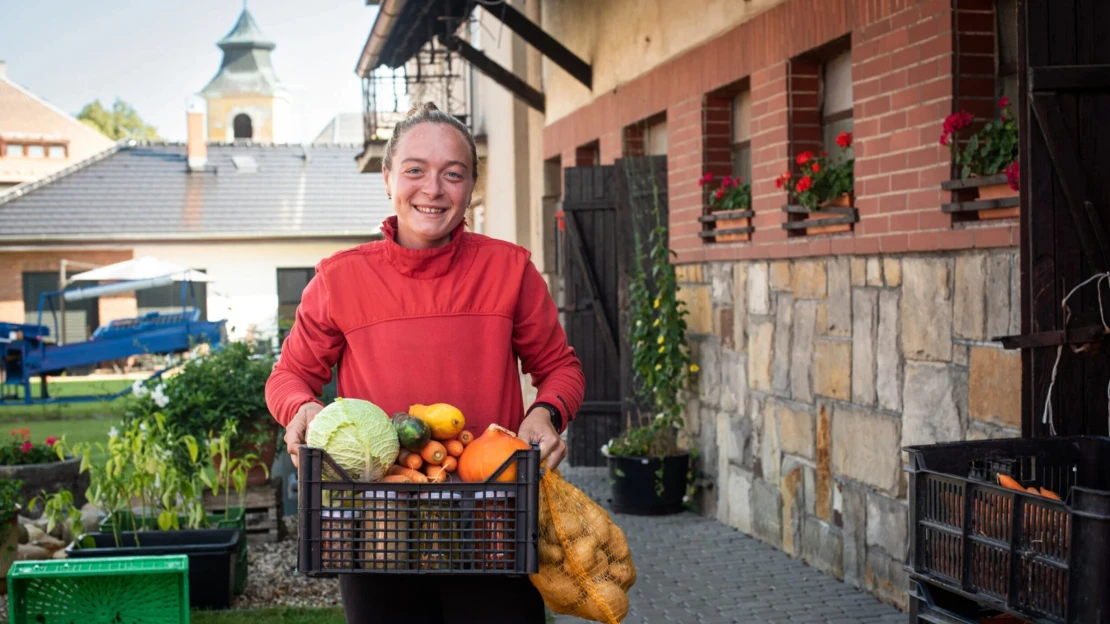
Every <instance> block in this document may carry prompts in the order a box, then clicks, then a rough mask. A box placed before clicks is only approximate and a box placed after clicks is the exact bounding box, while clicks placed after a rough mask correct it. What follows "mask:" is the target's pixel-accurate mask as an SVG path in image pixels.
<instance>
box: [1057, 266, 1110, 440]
mask: <svg viewBox="0 0 1110 624" xmlns="http://www.w3.org/2000/svg"><path fill="white" fill-rule="evenodd" d="M1103 281H1107V282H1110V272H1107V273H1096V274H1095V275H1092V276H1091V277H1088V278H1087V279H1086V280H1084V281H1083V283H1081V284H1079V285H1078V286H1076V287H1075V288H1072V289H1071V291H1070V292H1068V294H1067V296H1066V297H1064V300H1063V301H1061V302H1060V307H1061V308H1063V310H1064V331H1065V332H1066V331H1067V329H1068V321H1069V320H1070V319H1071V309H1069V308H1068V299H1071V296H1072V295H1074V294H1075V291H1077V290H1079V289H1080V288H1083V287H1084V286H1086V285H1087V284H1090V283H1091V282H1095V291H1096V292H1097V293H1098V316H1099V320H1101V321H1102V329H1103V331H1105V332H1106V333H1108V334H1110V324H1107V323H1106V312H1105V310H1104V308H1103V305H1102V282H1103ZM1086 350H1087V346H1086V345H1084V346H1083V347H1080V348H1078V349H1076V348H1073V351H1075V352H1076V353H1079V352H1081V351H1086ZM1063 354H1064V345H1063V344H1061V345H1059V346H1058V347H1056V362H1055V363H1054V364H1053V365H1052V377H1051V378H1050V380H1049V383H1048V395H1047V396H1046V397H1045V401H1044V413H1043V414H1042V415H1041V424H1047V425H1048V432H1049V434H1051V435H1056V425H1055V423H1054V422H1053V420H1054V418H1053V416H1054V415H1053V413H1052V390H1053V388H1055V387H1056V372H1057V370H1059V368H1060V358H1061V357H1062V356H1063ZM1106 416H1107V426H1108V427H1110V383H1107V386H1106Z"/></svg>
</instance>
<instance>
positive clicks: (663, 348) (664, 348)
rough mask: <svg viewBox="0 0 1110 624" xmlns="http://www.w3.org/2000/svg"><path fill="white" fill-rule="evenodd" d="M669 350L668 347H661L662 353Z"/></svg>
mask: <svg viewBox="0 0 1110 624" xmlns="http://www.w3.org/2000/svg"><path fill="white" fill-rule="evenodd" d="M666 350H667V347H659V352H660V353H662V352H664V351H666Z"/></svg>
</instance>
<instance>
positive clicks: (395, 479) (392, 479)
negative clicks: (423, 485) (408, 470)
mask: <svg viewBox="0 0 1110 624" xmlns="http://www.w3.org/2000/svg"><path fill="white" fill-rule="evenodd" d="M378 483H412V479H410V478H408V477H406V476H405V475H386V476H384V477H382V478H381V479H378Z"/></svg>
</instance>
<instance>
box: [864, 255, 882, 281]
mask: <svg viewBox="0 0 1110 624" xmlns="http://www.w3.org/2000/svg"><path fill="white" fill-rule="evenodd" d="M867 285H868V286H874V287H881V286H882V285H883V265H882V262H881V261H880V260H879V259H878V258H868V259H867Z"/></svg>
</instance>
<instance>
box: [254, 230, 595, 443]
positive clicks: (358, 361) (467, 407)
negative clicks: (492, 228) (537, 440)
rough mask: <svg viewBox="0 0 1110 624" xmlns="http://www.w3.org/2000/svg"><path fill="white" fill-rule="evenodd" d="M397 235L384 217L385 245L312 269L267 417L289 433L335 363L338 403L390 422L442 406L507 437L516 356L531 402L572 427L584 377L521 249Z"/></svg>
mask: <svg viewBox="0 0 1110 624" xmlns="http://www.w3.org/2000/svg"><path fill="white" fill-rule="evenodd" d="M396 228H397V217H390V218H389V219H387V220H386V221H385V222H384V223H383V224H382V232H383V233H384V235H385V238H384V240H381V241H375V242H372V243H367V244H365V245H360V246H358V247H355V248H353V249H349V250H346V251H342V252H339V253H336V254H334V255H332V256H331V257H329V258H327V259H325V260H323V261H322V262H320V263H319V265H317V267H316V277H314V278H313V279H312V281H311V282H309V283H308V286H307V287H305V289H304V293H303V294H302V295H301V304H300V306H299V307H298V308H297V315H296V322H295V323H294V325H293V329H292V331H291V332H290V333H289V336H288V337H287V338H286V340H285V344H284V346H283V347H282V353H281V358H280V359H279V361H278V363H277V366H275V367H274V371H273V373H272V374H271V375H270V379H269V381H268V382H267V383H266V403H267V405H268V406H269V408H270V412H271V413H272V414H273V415H274V418H276V419H277V421H278V422H280V423H281V424H282V425H283V426H284V425H287V424H288V423H289V421H290V420H292V418H293V415H294V414H295V413H296V412H297V409H298V408H299V407H300V406H301V405H303V404H305V403H307V402H310V401H315V402H319V401H318V400H317V399H316V397H317V396H318V395H319V394H320V392H321V389H322V388H323V386H324V385H325V384H327V383H328V381H330V380H331V367H332V365H333V364H335V363H337V362H338V364H339V368H338V372H339V380H338V395H339V396H340V397H343V398H354V399H364V400H367V401H371V402H373V403H374V404H376V405H378V406H379V407H381V408H382V409H383V410H385V412H386V413H387V414H390V415H392V414H394V413H396V412H403V411H406V410H407V409H408V407H409V406H410V405H412V404H413V403H423V404H432V403H449V404H451V405H454V406H455V407H457V408H459V409H460V410H461V411H462V413H463V416H464V417H465V418H466V428H467V429H468V430H470V431H471V432H472V433H474V434H475V435H480V434H481V433H482V432H484V431H485V430H486V428H487V427H488V426H489V425H490V423H497V424H499V425H501V426H503V427H505V428H507V429H509V430H511V431H514V432H515V431H517V430H518V429H519V428H520V423H521V421H522V420H523V419H524V414H525V410H524V405H523V398H522V394H521V386H520V377H519V374H518V369H517V359H518V358H519V360H520V363H521V369H522V370H523V371H524V373H526V374H531V376H532V384H533V385H534V386H535V387H536V388H537V390H538V396H537V397H536V402H537V403H549V404H551V405H554V406H556V407H557V408H558V410H559V412H560V413H561V415H562V419H563V423H564V426H565V424H566V423H569V422H570V420H571V419H572V418H573V417H574V415H575V413H576V412H577V411H578V407H579V405H580V404H581V402H582V396H583V392H584V390H585V377H584V376H583V374H582V365H581V363H580V362H579V360H578V358H577V357H576V356H575V354H574V349H572V348H571V347H570V346H569V345H568V344H567V340H566V335H565V334H564V333H563V328H562V327H561V326H560V325H559V320H558V316H557V312H556V309H555V304H554V302H553V300H552V299H551V295H550V294H549V293H548V290H547V284H546V283H545V282H544V280H543V278H542V277H541V276H540V274H539V272H538V271H537V270H536V267H535V266H534V265H533V264H532V262H531V260H530V254H529V252H528V251H527V250H526V249H524V248H522V247H518V246H516V245H513V244H510V243H507V242H502V241H498V240H495V239H492V238H489V237H486V236H482V235H480V234H473V233H469V232H466V231H464V227H463V225H461V224H460V225H459V227H458V228H457V229H456V230H455V231H454V233H453V234H452V237H451V242H450V243H448V244H447V245H445V246H443V247H439V248H436V249H407V248H404V247H401V246H400V245H398V244H397V243H396V241H395V235H396Z"/></svg>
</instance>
